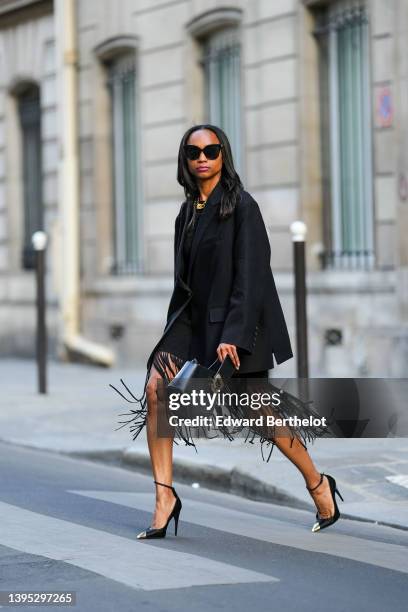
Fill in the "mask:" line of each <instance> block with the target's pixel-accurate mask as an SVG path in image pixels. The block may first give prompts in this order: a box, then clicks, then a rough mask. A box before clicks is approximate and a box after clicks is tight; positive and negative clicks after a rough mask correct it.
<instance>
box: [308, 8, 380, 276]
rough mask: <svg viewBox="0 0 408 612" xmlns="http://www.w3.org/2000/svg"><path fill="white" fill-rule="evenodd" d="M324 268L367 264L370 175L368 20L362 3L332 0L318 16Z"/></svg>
mask: <svg viewBox="0 0 408 612" xmlns="http://www.w3.org/2000/svg"><path fill="white" fill-rule="evenodd" d="M318 22H319V27H318V29H317V36H318V40H319V43H320V50H321V84H322V96H321V99H322V105H323V109H322V113H323V115H322V133H323V156H322V158H323V160H324V162H323V163H324V164H325V167H324V168H323V175H324V177H325V178H326V179H327V180H326V185H325V186H326V189H325V192H326V206H325V233H326V250H325V252H324V254H323V264H324V266H325V267H335V268H342V267H345V268H361V267H365V268H371V267H372V265H373V261H374V254H373V193H372V190H373V187H372V186H373V176H372V174H373V173H372V160H371V151H372V142H371V109H370V96H369V91H370V85H369V59H368V58H369V54H368V24H367V17H366V13H365V10H364V6H363V5H360V3H358V4H356V2H355V1H354V2H352V1H350V2H336V3H334V4H333V5H330V8H329V9H328V10H326V11H325V12H324V13H322V14H320V16H319V20H318Z"/></svg>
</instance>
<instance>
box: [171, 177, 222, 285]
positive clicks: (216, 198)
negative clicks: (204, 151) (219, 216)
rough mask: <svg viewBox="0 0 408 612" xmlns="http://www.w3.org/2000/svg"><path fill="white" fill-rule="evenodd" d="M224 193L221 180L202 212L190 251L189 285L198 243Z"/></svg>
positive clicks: (216, 210) (217, 208)
mask: <svg viewBox="0 0 408 612" xmlns="http://www.w3.org/2000/svg"><path fill="white" fill-rule="evenodd" d="M222 194H223V188H222V186H221V181H218V183H217V184H216V186H215V187H214V189H213V190H212V192H211V193H210V196H209V198H208V200H207V203H206V205H205V208H204V210H203V212H202V213H201V214H202V219H200V222H199V224H198V226H197V227H196V230H195V232H194V236H193V242H192V245H191V251H190V258H189V262H188V273H187V284H188V285H190V278H191V271H192V268H193V263H194V259H195V257H196V255H197V250H198V245H199V244H200V240H201V238H202V237H203V235H204V232H205V230H206V228H207V226H208V225H209V223H210V221H211V220H212V219H213V218H214V216H215V214H216V213H217V212H218V210H219V206H218V204H219V202H220V201H221V197H222ZM183 238H184V236H183ZM180 250H181V249H180Z"/></svg>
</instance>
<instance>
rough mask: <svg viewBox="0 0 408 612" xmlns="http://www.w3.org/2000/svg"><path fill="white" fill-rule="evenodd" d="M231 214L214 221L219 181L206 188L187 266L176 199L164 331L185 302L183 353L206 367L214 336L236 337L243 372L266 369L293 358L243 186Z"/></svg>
mask: <svg viewBox="0 0 408 612" xmlns="http://www.w3.org/2000/svg"><path fill="white" fill-rule="evenodd" d="M241 193H242V198H241V201H239V202H238V204H237V206H236V208H235V210H234V213H233V214H232V215H231V216H230V217H229V218H228V219H225V220H219V218H218V211H219V206H220V201H221V197H222V194H223V187H222V185H221V182H219V183H218V184H217V185H216V186H215V188H214V189H213V191H212V192H211V194H210V197H209V198H208V200H207V204H206V206H205V209H204V210H203V211H202V213H201V215H202V218H200V222H199V223H198V226H197V228H196V231H195V233H194V237H193V242H192V245H191V252H190V258H189V265H188V269H187V270H185V264H184V258H183V240H184V237H185V228H186V225H187V223H188V221H189V219H190V217H191V214H192V211H191V207H189V205H188V204H187V202H183V204H182V206H181V209H180V212H179V214H178V216H177V218H176V223H175V238H174V281H175V283H174V290H173V294H172V296H171V299H170V304H169V308H168V313H167V322H166V326H165V328H164V331H163V335H162V337H161V339H160V340H159V342H158V343H157V344H156V346H155V347H154V349H153V351H152V353H151V355H150V357H149V360H148V364H147V365H148V367H150V365H151V362H152V359H153V356H154V352H155V350H156V348H157V347H158V345H159V344H160V341H161V340H162V338H163V337H164V335H165V334H166V333H167V332H168V331H169V329H170V328H171V326H172V325H173V323H174V321H175V320H176V319H177V317H178V316H179V315H180V313H181V312H182V310H183V309H184V308H185V307H186V306H187V304H188V303H189V302H191V317H192V327H193V337H192V345H191V351H190V352H191V355H190V358H193V357H196V358H197V360H198V362H199V363H201V364H203V365H206V366H209V365H210V364H211V363H213V362H214V360H215V359H216V358H217V353H216V349H217V347H218V345H219V344H220V342H227V343H229V344H235V345H236V346H237V349H238V353H239V356H240V362H241V366H240V369H239V371H240V372H242V373H248V372H257V371H260V370H268V369H270V368H273V366H274V363H273V355H275V359H276V362H277V363H282V362H284V361H287V360H288V359H290V358H291V357H293V353H292V348H291V343H290V339H289V334H288V330H287V327H286V322H285V318H284V315H283V312H282V307H281V304H280V300H279V296H278V293H277V291H276V287H275V282H274V278H273V274H272V270H271V266H270V256H271V250H270V245H269V239H268V235H267V231H266V228H265V224H264V221H263V218H262V215H261V212H260V209H259V206H258V204H257V202H256V201H255V200H254V199H253V198H252V196H251V195H250V194H249V193H248V192H246V191H244V190H243V191H242V192H241Z"/></svg>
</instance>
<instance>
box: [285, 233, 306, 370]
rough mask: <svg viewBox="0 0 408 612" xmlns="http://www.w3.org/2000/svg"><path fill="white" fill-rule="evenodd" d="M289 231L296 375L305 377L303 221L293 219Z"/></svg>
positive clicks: (304, 234)
mask: <svg viewBox="0 0 408 612" xmlns="http://www.w3.org/2000/svg"><path fill="white" fill-rule="evenodd" d="M290 231H291V232H292V241H293V260H294V273H295V309H296V348H297V350H296V355H297V376H298V378H305V379H307V378H308V376H309V360H308V347H307V314H306V258H305V236H306V232H307V227H306V224H305V223H303V221H294V222H293V223H292V224H291V226H290Z"/></svg>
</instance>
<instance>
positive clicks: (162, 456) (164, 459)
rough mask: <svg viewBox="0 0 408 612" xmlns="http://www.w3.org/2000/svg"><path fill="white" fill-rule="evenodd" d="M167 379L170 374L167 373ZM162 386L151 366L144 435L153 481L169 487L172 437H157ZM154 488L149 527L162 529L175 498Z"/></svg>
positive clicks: (162, 488)
mask: <svg viewBox="0 0 408 612" xmlns="http://www.w3.org/2000/svg"><path fill="white" fill-rule="evenodd" d="M168 375H169V379H171V378H172V373H171V372H168ZM158 384H159V385H160V384H163V383H162V378H161V376H160V374H159V373H158V372H157V370H156V369H155V367H154V366H152V369H151V374H150V377H149V381H148V383H147V387H146V398H147V420H146V434H147V444H148V447H149V453H150V461H151V465H152V472H153V478H154V480H157V481H158V482H163V483H164V484H168V485H171V484H172V482H173V438H174V436H173V437H170V438H165V437H159V436H158V435H157V421H158V406H159V402H158V397H157V385H158ZM155 486H156V506H155V509H154V514H153V521H152V523H151V525H150V526H151V527H155V528H159V527H163V526H164V525H165V523H166V520H167V518H168V516H169V514H170V512H171V511H172V509H173V507H174V504H175V498H174V494H173V492H172V491H171V489H168V488H167V487H161V486H160V485H155Z"/></svg>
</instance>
